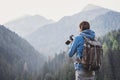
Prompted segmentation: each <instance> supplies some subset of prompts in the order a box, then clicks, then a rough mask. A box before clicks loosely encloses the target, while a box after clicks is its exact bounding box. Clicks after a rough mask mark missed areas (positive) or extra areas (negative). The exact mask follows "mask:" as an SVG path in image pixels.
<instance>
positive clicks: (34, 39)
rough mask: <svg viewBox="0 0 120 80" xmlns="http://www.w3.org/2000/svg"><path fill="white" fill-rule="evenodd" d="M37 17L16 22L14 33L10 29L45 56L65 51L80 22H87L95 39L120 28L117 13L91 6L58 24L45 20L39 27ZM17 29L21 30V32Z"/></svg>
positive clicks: (119, 14) (118, 14)
mask: <svg viewBox="0 0 120 80" xmlns="http://www.w3.org/2000/svg"><path fill="white" fill-rule="evenodd" d="M38 17H39V16H36V17H35V19H34V17H30V21H29V20H28V21H26V19H25V20H24V19H22V20H20V22H19V20H18V21H16V22H17V23H20V27H15V28H17V29H16V31H15V29H14V27H11V29H12V28H13V31H15V32H16V33H18V34H21V33H22V34H28V35H27V36H24V38H25V39H26V40H27V41H29V43H30V44H32V45H33V47H34V48H35V49H37V50H38V51H39V52H41V53H44V54H45V55H47V56H48V55H50V56H51V55H54V54H55V53H59V52H60V51H62V50H66V47H67V46H65V44H64V43H65V41H66V40H67V39H68V38H69V35H71V34H73V35H77V34H79V27H78V26H79V24H80V22H81V21H84V20H87V21H89V22H90V25H91V29H92V30H94V31H95V32H96V36H97V37H99V36H102V35H104V34H106V33H107V32H109V31H111V30H115V29H119V28H120V26H119V25H120V23H119V22H120V13H119V12H115V11H112V10H110V9H106V8H103V7H100V6H96V5H92V4H89V5H87V6H86V7H85V8H84V9H83V10H82V11H81V12H79V13H76V14H74V15H71V16H65V17H63V18H62V19H60V20H59V21H58V22H54V23H51V21H49V20H47V22H46V24H45V25H44V26H40V25H41V23H43V22H42V21H40V20H39V19H36V18H38ZM16 22H15V23H14V21H13V23H12V24H15V25H17V23H16ZM21 22H24V23H25V24H24V23H22V24H21ZM49 22H50V23H49ZM52 22H53V21H52ZM12 24H11V23H10V24H9V25H11V26H12ZM9 25H8V26H9ZM34 25H35V26H34ZM18 26H19V24H18ZM31 26H32V27H31ZM36 26H37V27H36ZM25 27H27V29H24V28H25ZM19 28H21V30H22V31H21V30H20V29H19ZM20 31H21V32H20ZM27 31H28V32H27ZM26 32H27V33H26Z"/></svg>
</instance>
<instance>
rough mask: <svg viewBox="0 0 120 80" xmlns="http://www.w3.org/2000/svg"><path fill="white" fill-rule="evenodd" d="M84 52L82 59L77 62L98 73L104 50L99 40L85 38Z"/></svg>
mask: <svg viewBox="0 0 120 80" xmlns="http://www.w3.org/2000/svg"><path fill="white" fill-rule="evenodd" d="M84 40H85V42H84V50H83V54H82V58H80V59H78V58H77V59H76V61H77V62H79V63H81V64H83V68H84V69H86V70H89V71H97V70H99V69H100V67H101V63H102V57H103V49H102V45H101V43H100V42H99V41H97V40H90V39H89V38H86V37H84Z"/></svg>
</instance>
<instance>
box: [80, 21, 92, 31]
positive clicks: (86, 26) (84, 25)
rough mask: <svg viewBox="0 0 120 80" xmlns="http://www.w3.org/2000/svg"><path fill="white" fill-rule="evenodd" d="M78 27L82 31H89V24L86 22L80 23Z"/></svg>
mask: <svg viewBox="0 0 120 80" xmlns="http://www.w3.org/2000/svg"><path fill="white" fill-rule="evenodd" d="M79 27H80V29H81V30H82V31H83V30H86V29H90V24H89V22H87V21H83V22H81V23H80V25H79Z"/></svg>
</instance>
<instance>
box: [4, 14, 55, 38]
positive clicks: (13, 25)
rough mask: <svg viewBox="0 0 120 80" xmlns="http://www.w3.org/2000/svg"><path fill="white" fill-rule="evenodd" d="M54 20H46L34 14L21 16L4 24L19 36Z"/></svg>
mask: <svg viewBox="0 0 120 80" xmlns="http://www.w3.org/2000/svg"><path fill="white" fill-rule="evenodd" d="M53 22H54V21H52V20H48V19H46V18H44V17H42V16H39V15H34V16H30V15H27V16H23V17H21V18H19V19H16V20H14V21H10V22H8V23H5V24H4V25H5V26H6V27H7V28H9V29H10V30H12V31H14V32H16V33H17V34H19V35H21V36H23V37H24V36H26V35H28V34H30V33H32V32H34V31H35V30H37V29H38V28H40V27H42V26H44V25H46V24H50V23H53Z"/></svg>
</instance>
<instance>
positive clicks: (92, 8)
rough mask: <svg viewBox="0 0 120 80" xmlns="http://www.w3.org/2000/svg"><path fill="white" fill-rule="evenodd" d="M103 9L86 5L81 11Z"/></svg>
mask: <svg viewBox="0 0 120 80" xmlns="http://www.w3.org/2000/svg"><path fill="white" fill-rule="evenodd" d="M99 8H103V7H100V6H97V5H94V4H88V5H87V6H86V7H85V8H83V11H89V10H94V9H99Z"/></svg>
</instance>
